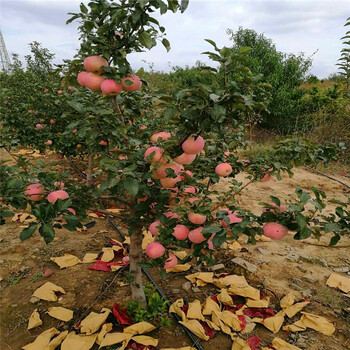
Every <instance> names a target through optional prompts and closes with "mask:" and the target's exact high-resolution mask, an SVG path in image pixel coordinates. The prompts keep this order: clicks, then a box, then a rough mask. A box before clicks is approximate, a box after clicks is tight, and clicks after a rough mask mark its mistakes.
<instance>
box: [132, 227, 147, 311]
mask: <svg viewBox="0 0 350 350" xmlns="http://www.w3.org/2000/svg"><path fill="white" fill-rule="evenodd" d="M142 238H143V235H142V227H138V228H136V229H135V230H134V232H133V233H132V234H131V236H130V275H131V276H132V278H133V279H132V282H131V296H132V300H134V301H137V302H139V303H140V304H141V305H142V306H143V307H146V305H147V303H146V296H145V292H144V290H143V286H142V272H141V267H140V265H139V263H140V262H141V261H142Z"/></svg>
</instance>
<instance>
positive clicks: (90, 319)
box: [80, 309, 111, 335]
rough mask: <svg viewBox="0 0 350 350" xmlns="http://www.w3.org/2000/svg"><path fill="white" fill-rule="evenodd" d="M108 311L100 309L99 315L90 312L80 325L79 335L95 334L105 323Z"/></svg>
mask: <svg viewBox="0 0 350 350" xmlns="http://www.w3.org/2000/svg"><path fill="white" fill-rule="evenodd" d="M110 312H111V311H110V310H108V309H102V310H101V313H99V314H98V313H96V312H91V313H90V314H89V315H88V316H87V317H85V318H84V319H83V320H82V321H81V324H80V331H81V333H86V334H87V335H89V334H92V333H95V332H97V331H98V330H99V329H100V327H101V326H102V325H103V324H104V323H105V322H106V319H107V317H108V315H109V314H110Z"/></svg>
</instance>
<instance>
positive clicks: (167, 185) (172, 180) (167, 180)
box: [160, 176, 181, 188]
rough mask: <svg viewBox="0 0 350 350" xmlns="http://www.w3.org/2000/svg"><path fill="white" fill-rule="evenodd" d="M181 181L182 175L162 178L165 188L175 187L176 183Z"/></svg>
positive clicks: (161, 181)
mask: <svg viewBox="0 0 350 350" xmlns="http://www.w3.org/2000/svg"><path fill="white" fill-rule="evenodd" d="M180 181H181V176H176V177H175V178H173V177H167V178H165V179H160V183H161V185H162V186H163V187H164V188H173V187H175V185H176V184H177V183H178V182H180Z"/></svg>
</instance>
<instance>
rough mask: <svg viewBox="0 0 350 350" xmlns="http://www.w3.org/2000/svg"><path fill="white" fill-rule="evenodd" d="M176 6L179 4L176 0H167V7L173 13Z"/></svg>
mask: <svg viewBox="0 0 350 350" xmlns="http://www.w3.org/2000/svg"><path fill="white" fill-rule="evenodd" d="M178 6H179V3H178V1H177V0H168V7H169V10H170V11H172V12H174V13H175V12H176V10H177V8H178Z"/></svg>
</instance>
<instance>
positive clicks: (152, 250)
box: [145, 242, 165, 259]
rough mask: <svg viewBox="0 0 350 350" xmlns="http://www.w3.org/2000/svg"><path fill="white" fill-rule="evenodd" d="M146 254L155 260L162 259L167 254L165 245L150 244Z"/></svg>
mask: <svg viewBox="0 0 350 350" xmlns="http://www.w3.org/2000/svg"><path fill="white" fill-rule="evenodd" d="M145 253H146V255H147V256H149V257H150V258H153V259H157V258H160V257H161V256H163V255H164V253H165V248H164V246H163V244H161V243H158V242H152V243H148V244H147V247H146V249H145Z"/></svg>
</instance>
